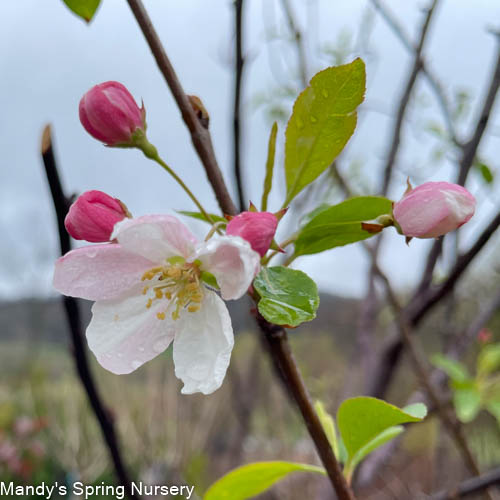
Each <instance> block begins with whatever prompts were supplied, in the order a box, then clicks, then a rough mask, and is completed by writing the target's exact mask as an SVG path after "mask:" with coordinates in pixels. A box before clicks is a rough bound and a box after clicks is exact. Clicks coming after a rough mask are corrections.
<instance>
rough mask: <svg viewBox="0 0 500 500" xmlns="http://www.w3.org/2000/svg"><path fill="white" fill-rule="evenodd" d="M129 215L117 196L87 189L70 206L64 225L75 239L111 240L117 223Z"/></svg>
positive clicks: (95, 241)
mask: <svg viewBox="0 0 500 500" xmlns="http://www.w3.org/2000/svg"><path fill="white" fill-rule="evenodd" d="M129 216H130V214H129V212H128V210H127V208H126V207H125V205H124V204H123V203H122V202H121V201H120V200H118V199H117V198H113V197H112V196H109V195H108V194H106V193H103V192H102V191H95V190H94V191H86V192H85V193H83V194H81V195H80V196H79V197H78V198H77V200H76V201H75V202H74V203H73V204H72V205H71V207H70V208H69V211H68V214H67V215H66V218H65V219H64V225H65V227H66V230H67V231H68V233H69V234H70V235H71V236H72V237H73V238H74V239H75V240H85V241H90V242H92V243H99V242H105V241H109V240H110V238H111V233H112V232H113V227H114V226H115V224H116V223H117V222H120V221H121V220H123V219H125V217H129Z"/></svg>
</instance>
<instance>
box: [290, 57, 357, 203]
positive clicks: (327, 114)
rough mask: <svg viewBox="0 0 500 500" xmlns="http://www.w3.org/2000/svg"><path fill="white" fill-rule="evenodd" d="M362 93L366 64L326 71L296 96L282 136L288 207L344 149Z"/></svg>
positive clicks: (353, 127) (338, 67) (354, 63)
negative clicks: (283, 140)
mask: <svg viewBox="0 0 500 500" xmlns="http://www.w3.org/2000/svg"><path fill="white" fill-rule="evenodd" d="M364 94H365V63H364V62H363V61H362V60H361V59H359V58H358V59H355V60H354V61H353V62H351V63H350V64H345V65H343V66H336V67H331V68H327V69H325V70H323V71H320V72H319V73H317V74H316V75H315V76H313V78H312V79H311V81H310V83H309V86H308V87H307V88H306V89H305V90H304V91H303V92H302V93H301V94H300V95H299V97H298V98H297V100H296V101H295V104H294V106H293V112H292V116H291V117H290V120H289V122H288V126H287V129H286V133H285V177H286V200H285V203H284V205H288V204H289V203H290V201H291V200H293V198H295V196H297V194H298V193H300V191H302V189H304V188H305V187H306V186H307V185H308V184H310V183H311V182H312V181H314V180H315V179H316V178H317V177H318V176H319V175H320V174H321V173H322V172H323V171H324V170H325V169H326V168H327V167H328V166H329V165H330V164H331V163H332V162H333V160H334V159H335V158H336V157H337V156H338V154H339V153H340V152H341V151H342V149H344V146H345V145H346V143H347V141H348V140H349V138H350V137H351V135H352V134H353V132H354V129H355V127H356V119H357V117H356V112H355V109H356V108H357V107H358V106H359V104H361V102H362V101H363V99H364Z"/></svg>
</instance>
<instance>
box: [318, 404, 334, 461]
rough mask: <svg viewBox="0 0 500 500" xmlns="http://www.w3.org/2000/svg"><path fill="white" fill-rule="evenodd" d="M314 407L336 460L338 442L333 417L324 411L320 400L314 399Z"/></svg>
mask: <svg viewBox="0 0 500 500" xmlns="http://www.w3.org/2000/svg"><path fill="white" fill-rule="evenodd" d="M314 409H315V410H316V413H317V414H318V418H319V420H320V421H321V425H322V426H323V429H324V431H325V434H326V437H327V438H328V441H329V442H330V445H331V447H332V449H333V453H334V455H335V457H336V458H337V460H339V444H338V441H337V431H336V430H335V422H334V420H333V417H332V416H331V415H330V414H329V413H328V412H327V411H326V409H325V405H324V404H323V403H322V402H321V401H316V402H315V403H314Z"/></svg>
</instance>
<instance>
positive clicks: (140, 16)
mask: <svg viewBox="0 0 500 500" xmlns="http://www.w3.org/2000/svg"><path fill="white" fill-rule="evenodd" d="M127 2H128V4H129V6H130V9H131V10H132V12H133V14H134V16H135V18H136V20H137V23H138V24H139V26H140V28H141V30H142V33H143V34H144V37H145V38H146V41H147V43H148V45H149V48H150V49H151V52H152V53H153V56H154V58H155V60H156V63H157V64H158V67H159V68H160V72H161V74H162V75H163V76H164V78H165V81H166V82H167V84H168V87H169V88H170V91H171V92H172V95H173V96H174V99H175V102H176V103H177V106H178V107H179V110H180V112H181V114H182V118H183V120H184V122H185V123H186V125H187V127H188V129H189V132H190V134H191V140H192V141H193V145H194V147H195V149H196V152H197V153H198V156H199V158H200V160H201V162H202V163H203V166H204V168H205V172H206V174H207V177H208V180H209V181H210V184H211V185H212V188H213V190H214V192H215V196H216V197H217V201H218V203H219V206H220V207H221V210H222V211H223V212H224V213H225V214H228V215H235V214H236V213H237V211H236V207H235V206H234V203H233V201H232V199H231V196H230V195H229V191H228V190H227V187H226V184H225V183H224V179H223V177H222V173H221V171H220V168H219V165H218V163H217V159H216V157H215V152H214V149H213V145H212V139H211V137H210V132H209V130H208V129H207V128H205V126H204V125H203V124H202V123H201V122H200V120H199V118H198V117H197V116H196V113H195V110H194V109H193V107H192V105H191V104H190V102H189V99H188V97H187V95H186V93H185V92H184V89H183V88H182V85H181V83H180V81H179V79H178V78H177V75H176V73H175V71H174V68H173V66H172V64H171V63H170V59H169V58H168V56H167V53H166V52H165V49H164V48H163V45H162V43H161V41H160V38H159V37H158V34H157V33H156V30H155V29H154V26H153V24H152V22H151V19H150V17H149V15H148V13H147V11H146V9H145V8H144V5H143V3H142V1H141V0H127Z"/></svg>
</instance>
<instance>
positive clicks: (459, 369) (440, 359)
mask: <svg viewBox="0 0 500 500" xmlns="http://www.w3.org/2000/svg"><path fill="white" fill-rule="evenodd" d="M431 362H432V364H433V365H434V366H436V367H437V368H439V369H440V370H443V371H444V373H446V375H448V377H450V379H451V380H452V381H453V382H466V381H467V380H470V378H471V377H470V375H469V372H468V371H467V367H466V366H465V365H463V364H462V363H460V362H459V361H456V360H454V359H451V358H447V357H446V356H443V355H442V354H434V355H433V356H432V357H431Z"/></svg>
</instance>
